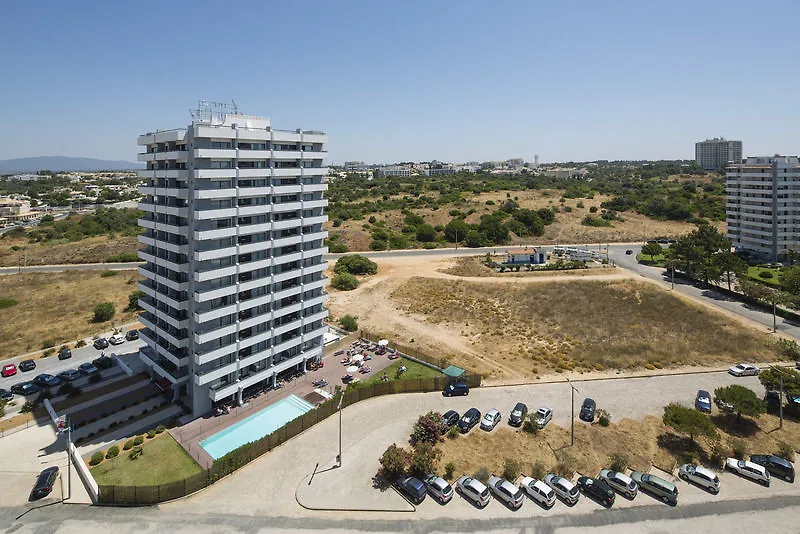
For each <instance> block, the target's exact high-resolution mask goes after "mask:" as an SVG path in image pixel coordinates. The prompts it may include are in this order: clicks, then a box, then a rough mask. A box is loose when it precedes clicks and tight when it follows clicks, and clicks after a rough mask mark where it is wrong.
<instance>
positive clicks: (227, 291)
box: [192, 283, 239, 302]
mask: <svg viewBox="0 0 800 534" xmlns="http://www.w3.org/2000/svg"><path fill="white" fill-rule="evenodd" d="M238 292H239V290H238V289H237V288H236V284H235V283H234V284H230V285H227V286H223V287H218V288H213V289H212V288H209V289H203V290H199V291H195V292H194V295H193V296H192V298H193V300H194V301H195V302H206V301H209V300H212V299H218V298H220V297H226V296H228V295H235V294H236V293H238Z"/></svg>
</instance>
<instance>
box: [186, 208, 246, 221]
mask: <svg viewBox="0 0 800 534" xmlns="http://www.w3.org/2000/svg"><path fill="white" fill-rule="evenodd" d="M187 209H188V208H187ZM187 215H188V212H187ZM228 217H236V208H235V207H233V208H218V209H196V210H194V218H195V220H198V221H205V220H208V219H226V218H228Z"/></svg>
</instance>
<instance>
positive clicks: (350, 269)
mask: <svg viewBox="0 0 800 534" xmlns="http://www.w3.org/2000/svg"><path fill="white" fill-rule="evenodd" d="M333 272H334V273H336V274H339V273H349V274H375V273H377V272H378V264H377V263H375V262H374V261H372V260H370V259H369V258H367V257H366V256H362V255H360V254H350V255H347V256H342V257H341V258H339V259H338V260H336V265H335V266H334V267H333Z"/></svg>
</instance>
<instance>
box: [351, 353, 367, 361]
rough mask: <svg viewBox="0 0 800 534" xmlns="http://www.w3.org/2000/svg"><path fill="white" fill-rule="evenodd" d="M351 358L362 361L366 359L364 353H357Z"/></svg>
mask: <svg viewBox="0 0 800 534" xmlns="http://www.w3.org/2000/svg"><path fill="white" fill-rule="evenodd" d="M350 359H351V360H353V361H354V362H360V361H361V360H363V359H364V356H363V355H362V354H356V355H355V356H353V357H352V358H350Z"/></svg>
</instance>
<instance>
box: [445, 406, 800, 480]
mask: <svg viewBox="0 0 800 534" xmlns="http://www.w3.org/2000/svg"><path fill="white" fill-rule="evenodd" d="M734 418H735V416H734ZM723 419H724V417H723ZM777 428H778V419H777V417H775V416H774V415H762V416H761V417H760V418H759V419H756V420H755V424H751V425H749V426H748V425H746V424H745V425H744V426H743V427H732V426H731V425H727V424H726V422H722V425H721V428H720V432H719V439H720V448H721V452H722V454H724V455H726V456H732V455H733V452H732V448H733V444H734V442H735V441H737V440H741V441H742V442H744V443H745V445H746V451H747V454H750V453H775V452H777V451H778V449H779V444H780V442H786V443H789V444H792V445H794V446H795V447H796V446H797V444H800V423H798V422H797V421H793V420H786V421H785V422H784V427H783V429H781V430H777ZM569 442H570V437H569V429H565V428H561V427H558V426H555V425H552V424H551V425H548V426H547V428H546V429H545V430H544V431H541V432H539V433H538V434H536V435H531V434H526V433H525V432H522V431H521V430H511V429H509V428H507V427H500V428H497V429H495V430H494V431H492V432H482V431H480V430H474V431H472V432H470V433H469V434H468V435H466V436H462V435H459V436H457V437H456V438H455V439H449V438H445V441H444V442H443V443H442V445H441V448H442V457H441V460H440V463H439V472H440V473H443V472H444V466H445V465H446V464H447V463H448V462H453V463H454V464H455V465H456V469H455V475H456V476H459V475H460V474H461V473H467V474H472V473H474V472H475V471H476V470H477V469H479V468H481V467H485V468H487V469H488V470H489V472H490V473H497V474H500V473H502V472H503V461H504V460H505V459H506V458H508V459H512V460H516V461H518V462H519V463H520V464H521V466H522V469H523V472H524V473H526V474H530V473H531V471H532V466H533V464H535V463H537V462H538V463H540V464H541V466H542V467H543V468H544V470H545V471H546V472H560V473H561V474H564V475H567V476H570V475H571V474H572V472H581V473H587V474H590V475H592V476H594V475H596V474H597V473H598V471H600V469H602V468H605V467H608V466H609V463H610V461H609V456H610V455H612V454H614V453H620V452H621V453H622V454H624V455H625V457H626V458H627V460H628V467H629V468H630V469H639V470H644V471H647V470H649V469H650V466H651V465H656V466H658V467H661V468H666V469H671V468H672V466H674V465H675V464H681V463H686V462H690V461H693V460H694V461H697V460H699V461H701V462H703V463H707V462H708V461H709V458H710V456H711V442H710V441H709V440H708V439H705V438H703V439H697V440H696V441H695V445H694V449H693V450H691V449H692V448H691V447H690V446H689V440H688V438H686V437H685V436H678V435H675V434H674V433H673V431H672V430H671V429H670V428H668V427H667V426H665V425H664V423H663V422H662V421H661V418H659V417H652V416H649V417H646V418H645V419H644V420H642V421H635V420H631V419H623V420H622V421H620V422H619V423H611V424H610V425H609V426H608V427H606V428H603V427H601V426H599V425H597V424H594V425H591V426H590V425H585V424H579V425H576V426H575V446H574V447H570V446H569Z"/></svg>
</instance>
